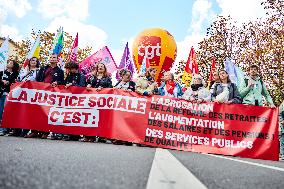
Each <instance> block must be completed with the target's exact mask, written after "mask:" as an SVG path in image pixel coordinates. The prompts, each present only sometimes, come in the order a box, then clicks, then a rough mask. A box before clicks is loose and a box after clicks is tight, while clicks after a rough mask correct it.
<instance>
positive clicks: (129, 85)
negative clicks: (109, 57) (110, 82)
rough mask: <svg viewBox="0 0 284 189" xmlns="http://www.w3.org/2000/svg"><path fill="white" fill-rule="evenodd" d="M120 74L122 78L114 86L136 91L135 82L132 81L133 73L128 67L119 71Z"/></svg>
mask: <svg viewBox="0 0 284 189" xmlns="http://www.w3.org/2000/svg"><path fill="white" fill-rule="evenodd" d="M119 75H120V77H121V79H120V80H119V81H118V82H117V83H116V84H115V86H114V88H117V89H124V90H128V91H131V92H134V91H135V83H134V82H133V81H131V76H132V73H131V72H130V71H129V70H127V69H123V70H121V71H120V72H119Z"/></svg>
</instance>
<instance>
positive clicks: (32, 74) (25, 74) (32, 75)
mask: <svg viewBox="0 0 284 189" xmlns="http://www.w3.org/2000/svg"><path fill="white" fill-rule="evenodd" d="M39 66H40V62H39V60H38V58H37V57H32V58H31V59H30V60H29V64H28V66H27V68H22V69H21V70H20V73H19V77H18V81H20V82H25V81H36V77H37V74H38V72H39Z"/></svg>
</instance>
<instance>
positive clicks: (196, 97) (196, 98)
mask: <svg viewBox="0 0 284 189" xmlns="http://www.w3.org/2000/svg"><path fill="white" fill-rule="evenodd" d="M182 98H183V99H185V100H189V101H192V102H197V103H202V102H209V101H210V100H211V94H210V92H209V90H208V89H206V88H205V81H204V79H203V78H202V77H201V75H198V74H196V75H194V76H193V78H192V81H191V84H190V86H189V87H187V89H186V91H185V92H184V94H183V95H182Z"/></svg>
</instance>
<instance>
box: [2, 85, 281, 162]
mask: <svg viewBox="0 0 284 189" xmlns="http://www.w3.org/2000/svg"><path fill="white" fill-rule="evenodd" d="M2 126H3V127H6V128H24V129H32V130H37V131H50V132H55V133H62V134H75V135H87V136H99V137H105V138H109V139H118V140H122V141H129V142H133V143H140V144H145V145H149V146H155V147H161V148H169V149H177V150H183V151H192V152H203V153H214V154H223V155H232V156H239V157H246V158H257V159H267V160H278V153H279V149H278V110H277V109H271V108H266V107H257V106H247V105H238V104H216V103H202V104H196V103H192V102H189V101H185V100H178V99H174V98H167V97H161V96H152V97H144V96H141V95H138V94H136V93H134V92H128V91H124V90H120V89H102V90H101V91H99V92H98V91H96V89H92V90H91V91H87V90H86V88H82V87H70V88H68V89H66V88H65V86H59V87H56V88H52V87H51V86H50V84H45V83H37V82H25V83H17V84H14V85H13V87H12V90H11V92H10V93H9V95H8V97H7V102H6V106H5V110H4V117H3V122H2Z"/></svg>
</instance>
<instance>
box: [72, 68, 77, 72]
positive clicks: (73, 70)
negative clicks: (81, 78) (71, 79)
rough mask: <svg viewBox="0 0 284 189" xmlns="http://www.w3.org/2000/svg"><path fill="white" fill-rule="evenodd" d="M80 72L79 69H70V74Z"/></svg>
mask: <svg viewBox="0 0 284 189" xmlns="http://www.w3.org/2000/svg"><path fill="white" fill-rule="evenodd" d="M77 72H78V69H76V68H71V69H70V73H77Z"/></svg>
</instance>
